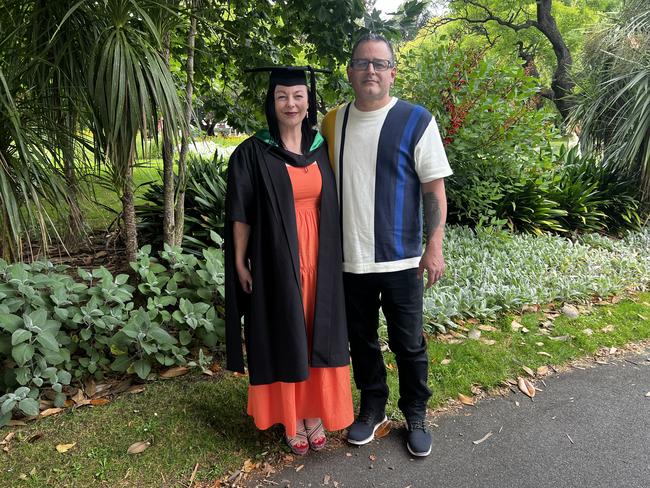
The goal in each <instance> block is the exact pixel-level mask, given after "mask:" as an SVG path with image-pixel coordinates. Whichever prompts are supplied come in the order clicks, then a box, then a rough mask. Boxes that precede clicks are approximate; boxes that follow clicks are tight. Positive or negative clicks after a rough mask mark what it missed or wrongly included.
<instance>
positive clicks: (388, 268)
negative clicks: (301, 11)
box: [322, 34, 451, 456]
mask: <svg viewBox="0 0 650 488" xmlns="http://www.w3.org/2000/svg"><path fill="white" fill-rule="evenodd" d="M347 71H348V78H349V80H350V83H351V84H352V88H353V89H354V93H355V100H354V102H352V103H349V104H346V105H343V106H341V107H339V108H338V109H335V110H333V111H331V112H330V113H328V114H327V115H326V117H325V119H324V120H323V125H322V130H323V134H324V135H325V137H326V139H327V141H328V144H329V150H330V160H331V162H332V165H333V167H334V173H335V175H336V179H337V187H338V191H339V199H340V209H341V226H342V229H343V271H344V284H345V295H346V315H347V321H348V334H349V339H350V352H351V355H352V365H353V369H354V379H355V383H356V385H357V388H358V389H359V390H360V391H361V406H360V410H359V415H358V417H357V419H356V420H355V422H354V424H352V426H351V427H350V430H349V433H348V441H349V442H350V443H352V444H357V445H362V444H366V443H368V442H370V441H371V440H372V439H373V438H374V435H375V432H376V431H377V429H378V428H379V427H380V426H381V425H382V424H383V423H384V422H386V421H387V418H386V414H385V407H386V401H387V399H388V386H387V384H386V369H385V367H384V361H383V357H382V353H381V349H380V346H379V343H378V335H377V329H378V326H379V308H381V309H382V311H383V313H384V316H385V317H386V323H387V328H388V339H389V346H390V349H391V351H393V353H395V357H396V360H397V368H398V373H399V383H400V399H399V402H398V405H399V408H400V409H401V410H402V412H403V413H404V416H405V418H406V422H407V430H408V435H407V448H408V450H409V451H410V452H411V454H413V455H415V456H427V455H428V454H429V453H430V452H431V435H430V434H429V432H428V430H427V428H426V424H425V415H426V404H427V400H428V399H429V397H430V396H431V391H430V390H429V388H428V386H427V374H428V371H427V370H428V368H427V366H428V359H427V353H426V344H425V340H424V336H423V334H422V292H423V275H424V271H425V270H426V273H427V284H426V287H427V288H428V287H430V286H431V285H432V284H433V283H435V282H436V281H437V280H438V279H440V277H441V276H442V274H443V272H444V270H445V261H444V258H443V255H442V240H443V235H444V225H445V219H446V213H447V200H446V197H445V185H444V177H445V176H449V175H450V174H451V169H450V167H449V163H448V162H447V157H446V155H445V151H444V148H443V145H442V140H441V138H440V134H439V133H438V127H437V125H436V122H435V120H434V119H433V117H432V116H431V114H430V113H429V112H428V111H427V110H426V109H424V108H423V107H420V106H417V105H412V104H410V103H407V102H405V101H402V100H399V99H397V98H394V97H391V96H390V88H391V86H392V84H393V82H394V80H395V75H396V68H395V58H394V53H393V49H392V46H391V45H390V43H389V42H388V41H387V40H386V39H385V38H384V37H382V36H378V35H374V34H368V35H366V36H364V37H362V38H361V39H360V40H359V41H357V43H356V45H355V47H354V49H353V52H352V59H351V60H350V63H349V65H348V70H347ZM421 208H423V210H424V211H423V212H422V210H421ZM422 213H423V214H424V228H425V232H426V235H425V238H426V246H425V250H424V253H422Z"/></svg>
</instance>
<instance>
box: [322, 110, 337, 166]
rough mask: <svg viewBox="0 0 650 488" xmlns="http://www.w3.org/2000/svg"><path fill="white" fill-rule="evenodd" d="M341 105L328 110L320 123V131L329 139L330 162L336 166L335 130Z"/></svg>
mask: <svg viewBox="0 0 650 488" xmlns="http://www.w3.org/2000/svg"><path fill="white" fill-rule="evenodd" d="M339 108H340V107H336V108H335V109H333V110H330V111H329V112H327V115H325V117H324V118H323V121H322V122H321V125H320V132H321V134H322V135H323V137H324V138H325V140H326V141H327V150H328V152H329V157H330V164H331V165H332V168H334V131H335V127H336V113H337V112H338V110H339Z"/></svg>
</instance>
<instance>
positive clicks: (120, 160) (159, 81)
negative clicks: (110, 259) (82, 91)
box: [88, 0, 183, 261]
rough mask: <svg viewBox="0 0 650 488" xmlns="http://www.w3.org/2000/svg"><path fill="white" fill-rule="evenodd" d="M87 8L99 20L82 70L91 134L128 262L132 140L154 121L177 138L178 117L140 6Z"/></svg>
mask: <svg viewBox="0 0 650 488" xmlns="http://www.w3.org/2000/svg"><path fill="white" fill-rule="evenodd" d="M89 3H90V2H89ZM92 4H93V6H94V8H95V10H94V12H95V15H96V16H97V18H98V19H103V20H104V25H103V28H102V31H101V32H100V34H99V38H98V41H97V44H96V46H95V48H94V50H93V51H92V53H91V55H90V62H89V64H88V89H89V94H90V100H91V103H92V112H93V130H94V134H95V141H96V143H97V149H98V150H99V151H101V154H103V155H105V157H106V158H107V160H108V161H109V162H110V174H111V178H112V180H113V182H114V185H115V187H116V189H117V190H118V193H119V194H120V197H121V200H122V217H123V222H124V233H125V242H126V257H127V259H129V260H131V261H132V260H135V258H136V253H137V248H138V240H137V230H136V220H135V207H134V188H133V178H132V176H133V166H134V159H135V149H136V137H137V135H138V133H141V134H147V133H148V131H149V130H151V131H153V133H154V134H156V133H157V131H156V124H157V121H158V119H159V117H160V116H162V117H163V119H164V121H165V124H166V125H167V126H168V127H169V128H170V129H171V132H172V133H173V134H175V133H177V131H178V128H179V127H180V126H181V124H182V113H183V112H182V108H181V105H180V101H179V99H178V95H177V93H176V87H175V85H174V82H173V80H172V77H171V74H170V73H169V70H168V69H167V68H166V66H165V63H164V61H163V59H162V58H161V56H160V45H161V36H160V33H159V32H158V30H157V29H156V26H155V24H154V22H153V21H152V20H151V17H150V15H149V13H148V12H147V9H146V5H145V7H143V6H142V5H144V4H141V3H140V2H137V1H136V0H105V2H103V3H101V2H99V3H98V2H92Z"/></svg>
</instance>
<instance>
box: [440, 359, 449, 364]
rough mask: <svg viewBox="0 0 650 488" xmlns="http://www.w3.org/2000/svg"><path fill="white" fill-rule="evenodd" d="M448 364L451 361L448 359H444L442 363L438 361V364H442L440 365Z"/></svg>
mask: <svg viewBox="0 0 650 488" xmlns="http://www.w3.org/2000/svg"><path fill="white" fill-rule="evenodd" d="M449 363H451V359H449V358H445V359H443V360H442V361H440V364H442V365H445V364H449Z"/></svg>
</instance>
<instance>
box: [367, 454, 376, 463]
mask: <svg viewBox="0 0 650 488" xmlns="http://www.w3.org/2000/svg"><path fill="white" fill-rule="evenodd" d="M368 459H370V460H371V461H376V460H377V456H375V455H374V454H371V455H370V456H368Z"/></svg>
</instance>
